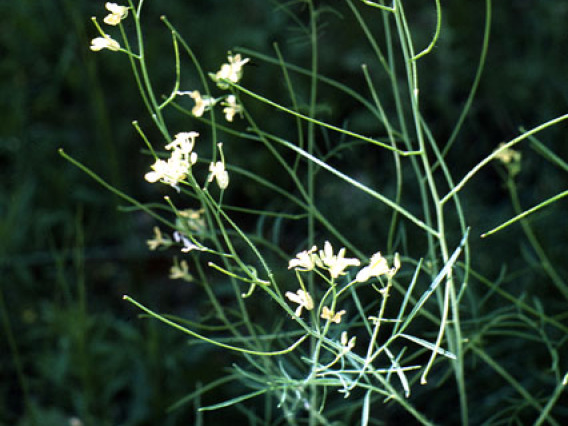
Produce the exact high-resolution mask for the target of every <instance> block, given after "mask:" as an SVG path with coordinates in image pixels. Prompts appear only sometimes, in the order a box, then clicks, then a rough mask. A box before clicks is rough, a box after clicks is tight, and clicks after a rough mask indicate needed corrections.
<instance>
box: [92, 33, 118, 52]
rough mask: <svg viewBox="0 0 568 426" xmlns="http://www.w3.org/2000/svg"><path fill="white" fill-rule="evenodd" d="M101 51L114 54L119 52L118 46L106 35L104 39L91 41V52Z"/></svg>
mask: <svg viewBox="0 0 568 426" xmlns="http://www.w3.org/2000/svg"><path fill="white" fill-rule="evenodd" d="M103 49H108V50H112V51H114V52H116V51H118V50H120V44H118V41H116V40H114V39H113V38H112V37H111V36H109V35H108V34H105V35H104V37H97V38H94V39H92V40H91V50H92V51H93V52H98V51H99V50H103Z"/></svg>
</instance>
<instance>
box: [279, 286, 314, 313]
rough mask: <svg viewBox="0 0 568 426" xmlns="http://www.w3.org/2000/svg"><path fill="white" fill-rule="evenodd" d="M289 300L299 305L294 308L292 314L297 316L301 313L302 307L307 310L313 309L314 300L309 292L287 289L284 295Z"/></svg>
mask: <svg viewBox="0 0 568 426" xmlns="http://www.w3.org/2000/svg"><path fill="white" fill-rule="evenodd" d="M285 296H286V297H287V298H288V299H289V300H290V301H291V302H294V303H297V304H298V305H299V306H298V307H297V308H296V311H295V312H294V314H295V315H296V316H297V317H299V316H300V315H302V309H304V308H306V309H307V310H308V311H311V310H312V309H314V301H313V299H312V296H310V293H308V292H307V291H304V290H302V289H300V290H298V291H297V292H296V293H292V292H291V291H287V292H286V295H285Z"/></svg>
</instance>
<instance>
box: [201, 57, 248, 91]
mask: <svg viewBox="0 0 568 426" xmlns="http://www.w3.org/2000/svg"><path fill="white" fill-rule="evenodd" d="M228 61H229V63H227V64H223V65H221V69H220V70H219V71H217V73H216V74H210V76H211V78H212V79H213V81H214V82H216V83H217V86H219V88H220V89H228V88H229V85H228V84H227V83H225V82H223V80H228V81H230V82H231V83H238V82H239V80H240V79H241V77H242V76H243V65H244V64H246V63H247V62H248V61H249V58H245V59H241V55H240V54H236V55H234V56H232V55H229V56H228Z"/></svg>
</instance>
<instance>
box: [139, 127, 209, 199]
mask: <svg viewBox="0 0 568 426" xmlns="http://www.w3.org/2000/svg"><path fill="white" fill-rule="evenodd" d="M198 136H199V133H197V132H182V133H178V134H177V135H176V136H175V139H174V140H173V141H172V142H171V143H169V144H168V145H166V149H167V150H169V151H172V154H171V156H170V158H168V159H167V160H161V159H157V160H156V162H155V163H154V164H153V165H152V171H151V172H148V173H146V175H145V176H144V178H145V179H146V180H147V181H148V182H151V183H153V182H157V181H160V182H163V183H166V184H168V185H170V186H172V187H173V188H176V189H178V190H179V188H178V186H177V185H178V183H179V182H180V181H182V180H183V179H185V178H186V177H187V173H188V171H189V169H190V167H191V166H192V165H193V164H195V163H196V162H197V154H196V153H195V152H192V151H193V147H194V145H195V138H196V137H198Z"/></svg>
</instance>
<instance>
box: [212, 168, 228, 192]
mask: <svg viewBox="0 0 568 426" xmlns="http://www.w3.org/2000/svg"><path fill="white" fill-rule="evenodd" d="M209 172H210V173H209V178H208V179H207V181H208V182H213V179H216V180H217V185H219V188H221V189H226V188H227V186H229V173H227V171H226V170H225V164H224V163H223V162H222V161H217V162H216V163H211V164H210V165H209Z"/></svg>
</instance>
